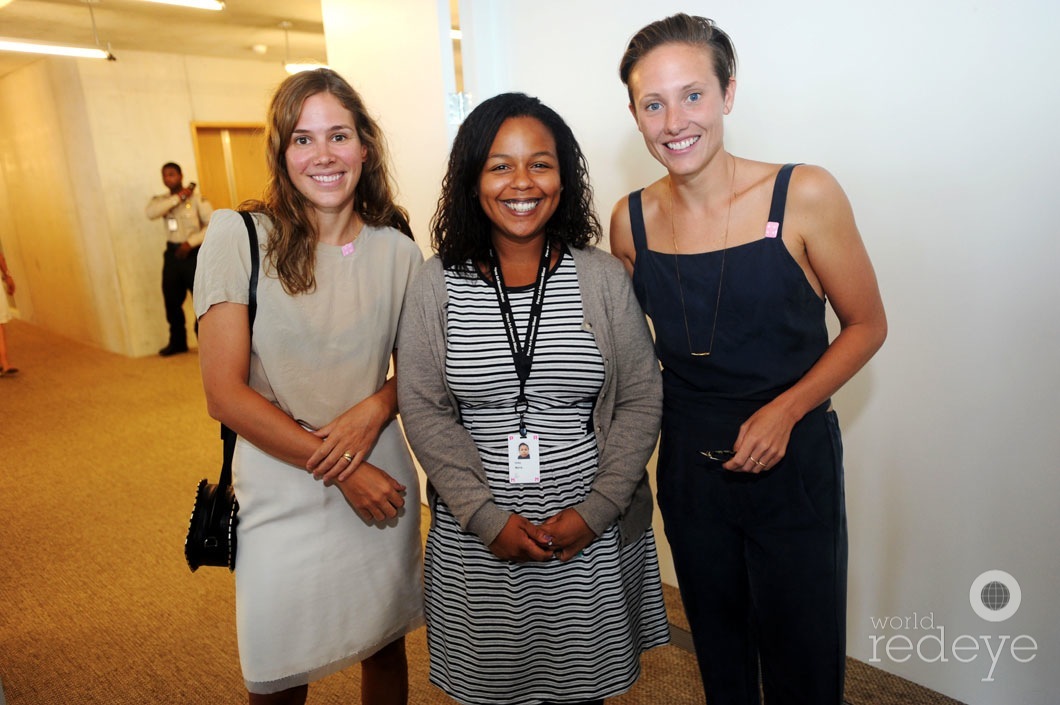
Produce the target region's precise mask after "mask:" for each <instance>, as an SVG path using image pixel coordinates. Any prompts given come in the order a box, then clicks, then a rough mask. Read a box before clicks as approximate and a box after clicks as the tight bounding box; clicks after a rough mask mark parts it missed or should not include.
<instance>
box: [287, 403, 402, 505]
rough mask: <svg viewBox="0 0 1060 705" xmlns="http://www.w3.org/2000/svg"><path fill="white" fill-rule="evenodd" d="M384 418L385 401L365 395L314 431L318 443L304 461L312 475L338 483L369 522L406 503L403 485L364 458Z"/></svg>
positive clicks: (379, 430)
mask: <svg viewBox="0 0 1060 705" xmlns="http://www.w3.org/2000/svg"><path fill="white" fill-rule="evenodd" d="M387 421H389V414H388V412H387V409H386V408H385V405H384V404H382V403H380V402H378V401H377V400H375V399H373V398H372V397H368V398H367V399H365V400H364V401H362V402H360V403H359V404H356V405H355V406H353V407H351V408H350V409H347V410H346V411H345V412H343V413H342V414H341V415H339V416H338V417H337V418H335V419H334V420H333V421H331V422H330V423H328V424H326V425H324V426H321V427H320V428H319V429H317V430H316V431H314V432H313V435H315V436H317V437H318V438H320V439H321V443H320V447H319V448H317V450H316V452H314V453H313V455H312V456H310V458H309V461H308V462H307V463H306V470H307V471H308V472H310V473H312V475H313V477H314V478H315V479H317V480H320V481H322V482H323V483H324V484H325V485H327V486H329V487H330V486H331V485H336V486H338V488H339V490H340V491H341V492H342V495H343V497H345V498H346V502H347V503H348V504H349V505H350V507H351V508H352V509H353V510H354V511H355V512H357V514H358V515H359V516H360V517H361V518H362V519H364V520H365V521H368V522H376V521H386V520H387V519H393V518H394V517H396V516H397V514H398V511H399V510H400V509H401V508H402V507H404V506H405V497H404V492H405V489H406V488H405V485H403V484H401V483H400V482H398V481H397V480H395V479H394V478H393V477H391V476H390V475H389V474H388V473H387V472H386V471H384V470H383V469H381V468H379V467H376V466H375V465H372V464H371V463H369V462H367V460H366V459H367V458H368V456H369V455H371V453H372V449H373V448H374V447H375V444H376V441H377V440H379V434H380V432H381V431H382V428H383V426H385V425H386V423H387Z"/></svg>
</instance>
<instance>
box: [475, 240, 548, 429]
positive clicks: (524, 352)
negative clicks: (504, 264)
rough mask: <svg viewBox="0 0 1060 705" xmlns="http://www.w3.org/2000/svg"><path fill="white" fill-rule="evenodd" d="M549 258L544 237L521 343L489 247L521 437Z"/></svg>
mask: <svg viewBox="0 0 1060 705" xmlns="http://www.w3.org/2000/svg"><path fill="white" fill-rule="evenodd" d="M551 259H552V245H551V244H550V243H549V242H548V240H547V239H546V240H545V247H544V250H543V251H542V252H541V267H540V269H539V270H538V273H537V281H535V282H534V298H533V299H532V300H531V301H530V320H529V321H528V322H527V324H526V339H525V340H524V341H523V345H519V331H518V330H517V329H516V327H515V314H514V313H513V312H512V302H511V301H510V300H509V299H508V290H507V289H505V288H504V277H503V276H502V275H501V265H500V262H499V261H498V260H497V254H496V253H495V252H494V251H493V248H492V247H491V248H490V269H491V270H492V271H493V288H494V290H495V291H496V293H497V304H498V305H499V306H500V308H501V317H502V318H503V319H504V332H505V333H507V334H508V347H509V348H511V351H512V361H513V362H514V363H515V374H516V375H517V376H518V377H519V396H518V397H517V398H516V400H515V411H516V413H518V414H519V435H520V436H522V437H524V438H525V437H526V422H525V415H526V411H527V409H528V408H529V406H530V405H529V403H528V402H527V401H526V380H528V379H529V378H530V368H531V366H532V365H533V362H534V346H535V344H536V343H537V332H538V330H540V327H541V309H542V307H543V305H544V299H545V277H546V276H547V275H548V268H549V265H550V264H551V263H552V262H551Z"/></svg>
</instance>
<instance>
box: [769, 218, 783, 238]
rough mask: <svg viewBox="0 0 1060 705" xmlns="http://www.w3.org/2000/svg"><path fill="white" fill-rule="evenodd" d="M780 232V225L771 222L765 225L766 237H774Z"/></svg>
mask: <svg viewBox="0 0 1060 705" xmlns="http://www.w3.org/2000/svg"><path fill="white" fill-rule="evenodd" d="M779 231H780V223H775V222H773V221H772V220H771V221H769V222H768V223H766V237H776V236H777V233H778V232H779Z"/></svg>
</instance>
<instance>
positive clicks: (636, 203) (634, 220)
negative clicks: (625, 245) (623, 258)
mask: <svg viewBox="0 0 1060 705" xmlns="http://www.w3.org/2000/svg"><path fill="white" fill-rule="evenodd" d="M643 191H644V189H638V190H636V191H634V192H632V193H631V194H629V227H630V230H631V231H632V232H633V249H634V251H635V252H636V253H637V254H640V253H641V252H643V251H644V250H646V249H648V234H647V231H646V230H645V229H644V209H643V208H642V207H641V201H640V194H641V193H642V192H643Z"/></svg>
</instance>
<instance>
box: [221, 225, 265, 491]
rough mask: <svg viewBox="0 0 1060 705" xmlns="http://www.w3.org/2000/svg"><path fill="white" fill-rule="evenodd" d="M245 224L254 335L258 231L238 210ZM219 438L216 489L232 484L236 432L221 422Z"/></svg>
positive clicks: (256, 301) (251, 331) (248, 311)
mask: <svg viewBox="0 0 1060 705" xmlns="http://www.w3.org/2000/svg"><path fill="white" fill-rule="evenodd" d="M239 215H241V216H243V222H244V223H245V224H246V226H247V238H248V239H249V240H250V297H249V298H248V299H247V318H248V320H249V322H250V336H251V338H253V337H254V316H255V315H257V313H258V231H257V230H256V229H255V228H254V221H253V220H252V219H251V217H250V213H247V212H246V211H240V212H239ZM221 440H223V441H224V462H223V463H222V464H221V479H220V480H218V481H217V485H218V489H220V490H223V488H225V487H227V486H228V485H231V484H232V456H233V455H235V452H236V432H235V431H233V430H232V429H230V428H228V427H227V426H225V425H224V424H221Z"/></svg>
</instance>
